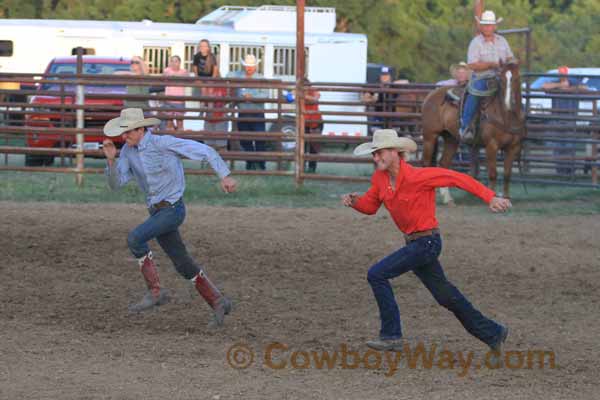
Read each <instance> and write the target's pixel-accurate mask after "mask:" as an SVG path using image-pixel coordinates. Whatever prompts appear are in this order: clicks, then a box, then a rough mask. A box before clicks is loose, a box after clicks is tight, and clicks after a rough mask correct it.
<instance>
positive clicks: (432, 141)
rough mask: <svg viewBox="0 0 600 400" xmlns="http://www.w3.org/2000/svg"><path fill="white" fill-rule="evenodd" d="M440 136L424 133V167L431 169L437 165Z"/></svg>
mask: <svg viewBox="0 0 600 400" xmlns="http://www.w3.org/2000/svg"><path fill="white" fill-rule="evenodd" d="M437 138H438V135H437V134H436V133H434V132H423V166H424V167H430V166H431V165H432V164H435V161H434V159H433V157H435V153H436V152H435V148H436V144H437Z"/></svg>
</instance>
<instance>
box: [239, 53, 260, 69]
mask: <svg viewBox="0 0 600 400" xmlns="http://www.w3.org/2000/svg"><path fill="white" fill-rule="evenodd" d="M241 63H242V66H244V67H256V66H257V65H258V61H257V60H256V56H255V55H254V54H246V55H245V56H244V59H243V60H242V61H241Z"/></svg>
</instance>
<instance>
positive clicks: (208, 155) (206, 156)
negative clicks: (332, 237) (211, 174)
mask: <svg viewBox="0 0 600 400" xmlns="http://www.w3.org/2000/svg"><path fill="white" fill-rule="evenodd" d="M160 146H161V147H162V148H163V149H165V150H167V151H170V152H172V153H175V154H176V155H177V156H179V157H183V158H187V159H190V160H196V161H208V163H209V164H210V166H211V168H212V169H213V171H215V173H216V174H217V175H218V177H219V178H220V179H221V187H222V188H223V190H224V191H225V192H227V193H230V192H233V191H235V187H236V185H237V182H236V181H235V179H233V178H232V177H230V176H229V175H230V174H231V171H230V170H229V168H228V167H227V164H226V163H225V161H224V160H223V159H222V158H221V156H220V155H219V153H217V151H216V150H215V149H213V148H212V147H210V146H207V145H205V144H202V143H198V142H196V141H194V140H188V139H180V138H176V137H174V136H169V135H165V136H161V137H160Z"/></svg>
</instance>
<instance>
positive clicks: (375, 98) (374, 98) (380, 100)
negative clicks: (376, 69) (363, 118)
mask: <svg viewBox="0 0 600 400" xmlns="http://www.w3.org/2000/svg"><path fill="white" fill-rule="evenodd" d="M391 83H392V73H391V71H390V68H389V67H386V66H383V67H381V70H380V73H379V87H380V89H387V88H389V86H390V84H391ZM361 100H362V101H363V102H365V103H367V104H368V106H367V110H368V111H375V112H388V111H389V112H391V111H393V108H394V103H395V100H396V98H395V96H394V95H393V94H390V93H385V92H382V93H379V92H365V93H363V95H362V96H361ZM367 121H369V122H374V123H375V124H369V129H368V131H369V136H372V133H373V132H374V131H375V130H377V129H381V128H383V125H384V121H385V118H384V117H380V116H368V117H367Z"/></svg>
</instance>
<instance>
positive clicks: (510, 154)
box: [503, 141, 521, 198]
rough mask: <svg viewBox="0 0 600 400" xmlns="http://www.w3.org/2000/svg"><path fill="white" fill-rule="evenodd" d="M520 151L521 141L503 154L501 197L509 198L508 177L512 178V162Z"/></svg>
mask: <svg viewBox="0 0 600 400" xmlns="http://www.w3.org/2000/svg"><path fill="white" fill-rule="evenodd" d="M520 151H521V141H518V142H517V143H515V144H513V145H512V146H511V147H510V148H509V149H508V150H507V151H506V152H505V154H504V193H503V196H504V197H506V198H510V177H511V176H512V166H513V162H514V161H515V159H516V158H517V155H518V154H519V152H520Z"/></svg>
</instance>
